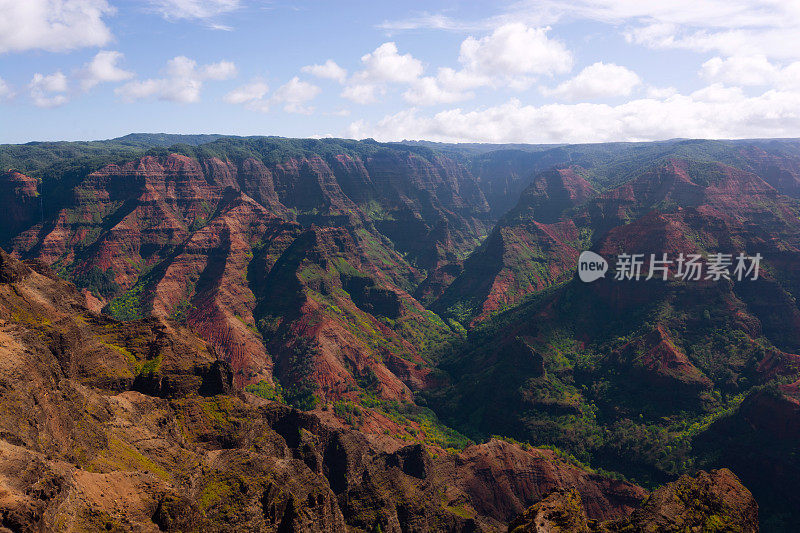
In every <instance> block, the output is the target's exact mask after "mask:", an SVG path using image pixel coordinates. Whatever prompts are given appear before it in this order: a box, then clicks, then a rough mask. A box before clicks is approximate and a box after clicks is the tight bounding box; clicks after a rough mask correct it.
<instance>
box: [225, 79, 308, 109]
mask: <svg viewBox="0 0 800 533" xmlns="http://www.w3.org/2000/svg"><path fill="white" fill-rule="evenodd" d="M320 91H321V89H320V88H319V87H317V86H316V85H314V84H311V83H308V82H307V81H302V80H301V79H300V78H299V77H297V76H295V77H293V78H292V79H291V80H289V81H288V82H286V83H284V84H283V85H281V86H280V87H278V89H276V90H275V93H274V94H273V95H272V97H271V98H267V93H268V92H269V87H268V86H267V84H266V83H265V82H263V81H261V80H253V81H251V82H250V83H248V84H246V85H242V86H241V87H237V88H236V89H234V90H233V91H231V92H229V93H228V94H226V95H225V97H224V98H223V100H225V101H226V102H227V103H229V104H238V105H244V106H245V107H247V108H248V109H253V110H256V111H262V112H265V113H266V112H267V111H269V109H270V107H271V106H272V105H273V104H278V105H283V110H284V111H286V112H287V113H301V114H305V115H308V114H311V113H312V112H313V111H314V108H313V107H311V106H308V105H306V104H307V103H308V102H310V101H311V100H313V99H314V98H316V96H317V95H318V94H319V93H320Z"/></svg>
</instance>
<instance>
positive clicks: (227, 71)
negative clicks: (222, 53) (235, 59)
mask: <svg viewBox="0 0 800 533" xmlns="http://www.w3.org/2000/svg"><path fill="white" fill-rule="evenodd" d="M237 74H238V72H237V69H236V65H235V64H234V63H232V62H231V61H220V62H219V63H211V64H209V65H205V66H204V67H203V68H202V69H201V76H202V77H203V78H204V79H207V80H217V81H223V80H229V79H231V78H235V77H236V75H237Z"/></svg>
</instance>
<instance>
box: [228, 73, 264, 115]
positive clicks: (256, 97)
mask: <svg viewBox="0 0 800 533" xmlns="http://www.w3.org/2000/svg"><path fill="white" fill-rule="evenodd" d="M268 92H269V85H267V84H266V83H265V82H263V81H260V80H255V81H252V82H250V83H248V84H246V85H242V86H241V87H237V88H236V89H234V90H232V91H231V92H229V93H228V94H226V95H225V96H224V97H223V100H225V101H226V102H228V103H229V104H247V105H248V106H251V107H255V108H258V109H261V104H264V105H266V104H265V102H264V101H263V100H264V96H266V94H267V93H268ZM265 110H266V109H265Z"/></svg>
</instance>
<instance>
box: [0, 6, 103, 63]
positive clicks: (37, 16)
mask: <svg viewBox="0 0 800 533" xmlns="http://www.w3.org/2000/svg"><path fill="white" fill-rule="evenodd" d="M113 12H114V9H113V8H112V7H111V6H110V5H109V4H108V2H107V1H106V0H0V13H2V15H1V16H0V53H3V52H22V51H25V50H48V51H51V52H63V51H67V50H74V49H76V48H83V47H87V46H104V45H105V44H107V43H108V42H109V41H111V39H112V36H111V30H109V29H108V26H106V24H105V21H104V20H103V17H104V16H106V15H110V14H112V13H113Z"/></svg>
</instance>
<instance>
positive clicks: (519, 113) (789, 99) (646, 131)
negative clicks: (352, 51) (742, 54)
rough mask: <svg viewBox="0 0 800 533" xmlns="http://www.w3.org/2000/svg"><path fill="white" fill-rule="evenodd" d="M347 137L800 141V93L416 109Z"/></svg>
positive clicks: (717, 90)
mask: <svg viewBox="0 0 800 533" xmlns="http://www.w3.org/2000/svg"><path fill="white" fill-rule="evenodd" d="M346 135H348V136H351V137H355V138H366V137H372V138H375V139H379V140H402V139H428V140H433V141H444V142H464V141H472V142H530V143H546V142H552V143H560V142H602V141H623V140H627V141H638V140H642V141H643V140H658V139H669V138H674V137H694V138H748V137H796V136H798V135H800V92H792V91H777V90H769V91H766V92H764V93H763V94H761V95H759V96H753V97H748V96H745V95H744V94H743V93H742V91H741V90H739V89H735V88H725V87H722V86H711V87H707V88H705V89H702V90H700V91H696V92H695V93H692V94H690V95H681V94H676V95H674V96H671V97H668V98H665V99H663V100H658V99H653V98H644V99H638V100H633V101H630V102H627V103H624V104H620V105H616V106H610V105H607V104H590V103H579V104H550V105H543V106H533V105H524V104H522V103H521V102H520V101H519V100H517V99H511V100H509V101H508V102H506V103H505V104H502V105H498V106H494V107H489V108H484V109H479V110H474V111H465V110H462V109H459V108H456V109H450V110H446V111H442V112H439V113H436V114H434V115H423V114H420V113H419V111H418V110H416V109H410V110H404V111H401V112H399V113H396V114H394V115H388V116H386V117H384V118H383V119H382V120H380V121H378V122H377V123H376V124H374V125H373V124H369V123H367V122H365V121H363V120H362V121H356V122H354V123H352V124H351V125H350V127H349V129H348V131H347V133H346Z"/></svg>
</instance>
